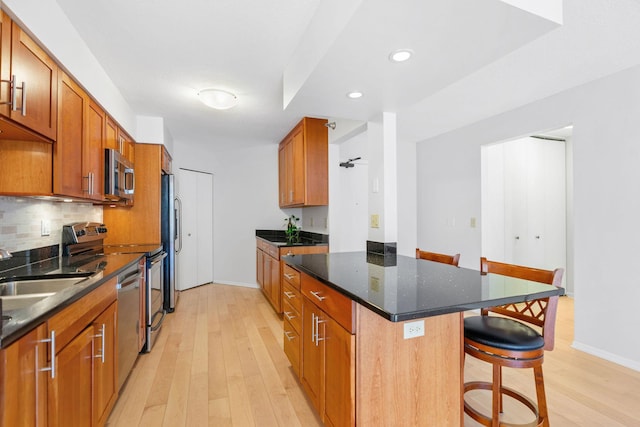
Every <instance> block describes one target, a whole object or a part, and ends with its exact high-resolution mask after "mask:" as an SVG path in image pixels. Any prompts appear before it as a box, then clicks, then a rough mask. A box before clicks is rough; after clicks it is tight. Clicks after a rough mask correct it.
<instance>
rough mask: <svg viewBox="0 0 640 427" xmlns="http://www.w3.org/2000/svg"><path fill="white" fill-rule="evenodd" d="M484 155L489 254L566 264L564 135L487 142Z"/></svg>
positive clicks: (497, 257) (533, 262) (549, 265)
mask: <svg viewBox="0 0 640 427" xmlns="http://www.w3.org/2000/svg"><path fill="white" fill-rule="evenodd" d="M482 158H483V191H482V194H483V200H482V205H483V208H482V214H483V228H482V250H483V256H486V257H487V258H489V259H494V260H496V261H503V262H508V263H513V264H520V265H527V266H530V267H538V268H546V269H553V268H556V267H566V180H565V177H566V167H565V144H564V141H552V140H541V139H537V138H524V139H520V140H516V141H510V142H506V143H504V144H497V145H492V146H488V147H483V157H482ZM485 186H486V187H487V188H484V187H485ZM500 222H502V223H503V225H504V229H503V231H498V232H496V229H497V228H498V227H499V223H500ZM485 225H487V226H491V227H485Z"/></svg>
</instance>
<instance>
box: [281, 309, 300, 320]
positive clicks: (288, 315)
mask: <svg viewBox="0 0 640 427" xmlns="http://www.w3.org/2000/svg"><path fill="white" fill-rule="evenodd" d="M284 317H286V318H287V320H293V319H295V318H296V317H297V316H294V315H293V314H291V312H290V311H285V312H284Z"/></svg>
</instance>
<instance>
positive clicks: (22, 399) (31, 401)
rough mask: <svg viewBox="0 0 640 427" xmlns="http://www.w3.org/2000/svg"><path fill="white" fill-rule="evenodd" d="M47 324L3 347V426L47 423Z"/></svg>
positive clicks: (0, 405) (0, 356)
mask: <svg viewBox="0 0 640 427" xmlns="http://www.w3.org/2000/svg"><path fill="white" fill-rule="evenodd" d="M46 336H47V327H46V325H44V324H43V325H40V326H38V327H37V328H35V329H33V330H32V331H31V332H29V333H28V334H26V335H25V336H23V337H22V338H20V339H19V340H18V341H16V342H14V343H13V344H11V345H10V346H8V347H7V348H5V349H3V350H0V363H1V364H2V370H0V396H2V399H0V425H2V426H30V427H31V426H37V427H44V426H46V425H47V387H46V384H47V376H48V375H49V374H48V373H47V372H46V371H43V370H42V368H45V367H46V365H47V347H46V343H44V342H43V340H44V339H46Z"/></svg>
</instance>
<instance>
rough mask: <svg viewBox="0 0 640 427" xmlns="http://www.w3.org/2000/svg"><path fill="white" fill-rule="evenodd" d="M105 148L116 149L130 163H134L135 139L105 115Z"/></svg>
mask: <svg viewBox="0 0 640 427" xmlns="http://www.w3.org/2000/svg"><path fill="white" fill-rule="evenodd" d="M105 148H111V149H114V150H117V151H118V152H119V153H120V154H121V155H123V156H124V157H125V158H126V159H127V160H129V161H130V162H131V163H132V164H133V163H134V160H135V141H134V140H133V138H131V137H130V136H129V135H128V134H127V133H126V132H125V131H124V130H122V128H121V127H119V126H118V124H117V123H116V122H115V121H114V120H113V119H112V118H111V117H109V116H107V134H106V139H105Z"/></svg>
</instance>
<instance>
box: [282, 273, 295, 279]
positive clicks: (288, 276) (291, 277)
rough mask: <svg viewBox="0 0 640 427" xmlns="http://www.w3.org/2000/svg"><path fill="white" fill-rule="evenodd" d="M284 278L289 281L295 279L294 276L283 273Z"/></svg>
mask: <svg viewBox="0 0 640 427" xmlns="http://www.w3.org/2000/svg"><path fill="white" fill-rule="evenodd" d="M284 277H286V278H287V279H289V280H291V279H293V278H294V277H296V275H295V274H289V273H284Z"/></svg>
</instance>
